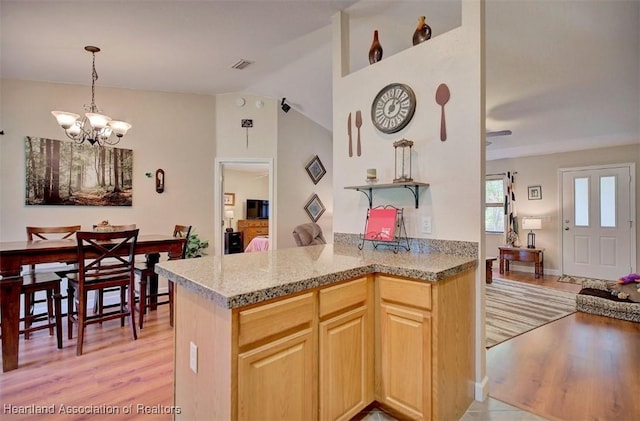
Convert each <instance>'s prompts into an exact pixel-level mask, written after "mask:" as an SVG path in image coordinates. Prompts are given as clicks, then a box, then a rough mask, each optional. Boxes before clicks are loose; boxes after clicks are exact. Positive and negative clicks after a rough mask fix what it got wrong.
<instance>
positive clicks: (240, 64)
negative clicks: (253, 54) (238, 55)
mask: <svg viewBox="0 0 640 421" xmlns="http://www.w3.org/2000/svg"><path fill="white" fill-rule="evenodd" d="M250 64H253V62H252V61H249V60H245V59H240V60H238V61H237V62H236V63H235V64H234V65H233V66H231V68H232V69H238V70H242V69H244V68H245V67H247V66H248V65H250Z"/></svg>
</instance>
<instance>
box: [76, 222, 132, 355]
mask: <svg viewBox="0 0 640 421" xmlns="http://www.w3.org/2000/svg"><path fill="white" fill-rule="evenodd" d="M76 238H77V242H78V273H77V274H76V275H70V277H69V300H68V309H67V314H68V317H67V319H68V328H69V339H72V338H73V323H77V325H78V339H77V345H76V355H82V346H83V342H84V333H85V328H86V326H87V325H89V324H93V323H101V322H104V321H107V320H112V319H120V325H121V326H124V321H125V319H126V318H129V325H130V326H131V334H132V336H133V339H134V340H136V339H137V338H138V336H137V333H136V325H135V291H134V281H135V275H134V257H135V248H136V243H137V241H138V230H137V229H135V230H127V231H113V232H90V231H78V232H77V233H76ZM114 287H117V288H118V289H119V290H120V303H119V306H118V307H116V308H114V309H113V310H110V311H104V312H100V313H98V314H93V315H88V314H87V313H88V312H87V301H88V293H89V291H101V290H104V289H107V288H114ZM127 292H128V294H127ZM127 296H128V297H127ZM74 305H75V309H74Z"/></svg>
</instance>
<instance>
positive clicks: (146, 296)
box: [135, 225, 191, 329]
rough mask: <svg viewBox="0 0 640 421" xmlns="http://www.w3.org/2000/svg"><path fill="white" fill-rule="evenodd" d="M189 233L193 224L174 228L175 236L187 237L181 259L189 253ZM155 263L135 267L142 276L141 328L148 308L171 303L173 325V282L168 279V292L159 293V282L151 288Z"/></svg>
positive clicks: (139, 308)
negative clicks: (164, 297) (161, 299)
mask: <svg viewBox="0 0 640 421" xmlns="http://www.w3.org/2000/svg"><path fill="white" fill-rule="evenodd" d="M189 234H191V225H176V226H175V227H174V228H173V236H174V237H177V238H186V240H187V241H186V242H185V245H184V247H183V248H182V256H181V257H180V258H181V259H184V258H185V255H186V253H187V242H188V241H189ZM154 263H155V262H151V267H149V266H148V265H147V264H145V265H144V266H136V268H135V271H136V274H137V275H139V276H140V287H139V295H140V299H139V301H138V326H139V327H140V329H142V325H143V323H144V315H145V314H146V313H147V309H148V308H154V307H155V306H158V305H163V304H169V324H170V325H171V326H173V282H172V281H170V280H167V288H168V292H164V293H160V294H158V291H157V289H158V286H157V283H156V285H154V288H150V287H151V285H150V284H151V279H152V277H153V276H155V272H154V271H153V264H154ZM156 279H157V278H156ZM163 296H166V297H167V300H166V301H162V302H158V301H157V300H158V297H163Z"/></svg>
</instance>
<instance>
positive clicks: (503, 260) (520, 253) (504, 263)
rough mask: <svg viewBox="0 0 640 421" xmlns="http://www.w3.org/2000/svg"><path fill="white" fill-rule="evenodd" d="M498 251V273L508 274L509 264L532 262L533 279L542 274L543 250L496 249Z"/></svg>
mask: <svg viewBox="0 0 640 421" xmlns="http://www.w3.org/2000/svg"><path fill="white" fill-rule="evenodd" d="M498 249H499V250H500V273H504V272H505V271H507V272H509V262H510V261H512V260H513V261H516V262H533V263H534V264H535V274H536V275H535V277H536V278H539V277H540V275H543V274H544V249H530V248H520V247H506V246H505V247H498Z"/></svg>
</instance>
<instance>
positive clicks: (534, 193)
mask: <svg viewBox="0 0 640 421" xmlns="http://www.w3.org/2000/svg"><path fill="white" fill-rule="evenodd" d="M527 189H528V190H529V200H540V199H542V186H529V187H527Z"/></svg>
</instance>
